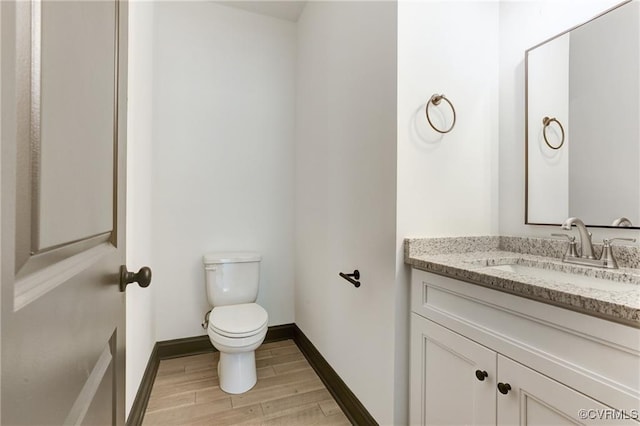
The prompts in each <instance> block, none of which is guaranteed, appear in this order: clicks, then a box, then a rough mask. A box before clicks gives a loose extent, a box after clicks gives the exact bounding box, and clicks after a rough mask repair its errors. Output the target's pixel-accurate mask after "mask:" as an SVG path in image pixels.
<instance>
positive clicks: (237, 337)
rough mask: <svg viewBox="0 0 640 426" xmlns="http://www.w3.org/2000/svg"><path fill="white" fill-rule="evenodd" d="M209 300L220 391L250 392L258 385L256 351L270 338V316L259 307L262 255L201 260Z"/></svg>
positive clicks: (231, 254) (228, 255)
mask: <svg viewBox="0 0 640 426" xmlns="http://www.w3.org/2000/svg"><path fill="white" fill-rule="evenodd" d="M202 260H203V263H204V269H205V283H206V290H207V299H208V300H209V305H210V306H211V307H212V308H213V309H212V310H211V313H210V314H209V324H208V326H207V334H208V335H209V340H211V344H212V345H213V346H214V347H215V348H216V349H217V350H218V351H220V360H219V361H218V378H219V381H220V388H221V389H222V390H223V391H225V392H227V393H231V394H238V393H243V392H246V391H248V390H249V389H251V388H252V387H253V386H254V385H255V384H256V381H257V376H256V361H255V350H256V349H257V348H258V347H259V346H260V345H261V344H262V342H263V341H264V338H265V336H266V335H267V323H268V321H269V316H268V314H267V311H265V310H264V308H263V307H262V306H260V305H258V304H257V303H254V302H255V300H256V298H257V297H258V285H259V282H260V260H261V256H260V254H259V253H254V252H220V253H210V254H207V255H205V256H203V258H202Z"/></svg>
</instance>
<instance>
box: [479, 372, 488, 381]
mask: <svg viewBox="0 0 640 426" xmlns="http://www.w3.org/2000/svg"><path fill="white" fill-rule="evenodd" d="M476 377H477V378H478V380H480V381H481V382H484V379H485V378H487V377H489V374H488V373H487V372H486V371H484V370H476Z"/></svg>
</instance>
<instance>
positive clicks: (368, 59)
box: [295, 2, 406, 424]
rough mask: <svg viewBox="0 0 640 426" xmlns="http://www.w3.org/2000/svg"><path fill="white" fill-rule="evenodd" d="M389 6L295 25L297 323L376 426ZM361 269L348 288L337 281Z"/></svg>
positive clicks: (384, 411)
mask: <svg viewBox="0 0 640 426" xmlns="http://www.w3.org/2000/svg"><path fill="white" fill-rule="evenodd" d="M396 11H397V9H396V4H395V3H394V2H310V3H308V5H307V6H306V8H305V10H304V11H303V13H302V16H301V17H300V20H299V22H298V66H297V75H298V85H297V117H296V120H297V125H296V148H295V149H296V151H295V152H296V157H295V158H296V176H295V180H296V203H295V207H296V209H295V211H296V292H295V309H296V311H295V322H296V324H297V325H298V326H299V327H300V329H301V330H302V331H303V332H304V333H305V335H306V336H307V337H308V338H309V339H310V340H311V341H312V342H313V344H314V345H315V346H316V348H317V349H318V350H319V351H320V352H321V354H322V355H323V356H324V358H325V359H326V360H327V361H328V362H329V364H331V366H332V367H333V368H334V369H335V370H336V371H337V373H338V374H339V375H340V377H341V378H342V379H343V380H344V382H345V383H346V384H347V386H349V388H350V389H351V390H352V391H353V392H354V393H355V395H356V396H357V397H358V399H359V400H360V401H361V402H362V403H363V404H364V405H365V407H366V408H367V410H369V412H370V413H371V414H372V415H373V416H374V417H375V419H376V420H377V421H378V422H379V423H380V424H395V423H396V422H395V421H394V418H395V417H394V416H395V415H401V416H404V415H405V414H406V413H399V414H398V413H394V399H395V395H394V381H395V378H394V356H395V349H394V342H395V338H394V332H395V327H394V292H395V288H394V287H395V276H394V275H395V250H394V246H395V240H396V235H395V223H396V217H395V201H396V107H395V105H396V22H397V21H396ZM356 268H357V269H359V270H360V272H361V274H362V276H361V282H362V285H361V287H360V288H357V289H356V288H355V287H353V286H352V285H351V284H349V283H348V282H347V281H345V280H343V279H342V278H340V277H339V276H338V273H339V272H341V271H342V272H351V271H353V270H354V269H356Z"/></svg>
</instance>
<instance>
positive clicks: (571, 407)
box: [497, 355, 638, 426]
mask: <svg viewBox="0 0 640 426" xmlns="http://www.w3.org/2000/svg"><path fill="white" fill-rule="evenodd" d="M498 374H499V378H498V380H499V383H503V384H509V386H510V387H511V389H510V390H508V393H507V394H501V393H498V394H497V397H498V425H527V426H535V425H545V426H546V425H585V424H608V423H615V424H616V425H623V424H633V425H638V423H637V422H636V421H634V420H632V419H630V418H629V417H630V416H637V414H636V413H637V411H631V410H632V409H634V408H636V407H626V408H627V410H629V411H628V412H626V413H624V412H621V411H614V410H611V409H610V407H607V406H606V405H603V404H601V403H600V402H598V401H596V400H595V399H592V398H589V397H588V396H586V395H583V394H581V393H579V392H577V391H575V390H573V389H572V388H570V387H568V386H565V385H563V384H562V383H560V382H556V381H555V380H553V379H550V378H549V377H547V376H544V375H542V374H540V373H538V372H536V371H534V370H531V369H530V368H527V367H525V366H524V365H522V364H519V363H517V362H515V361H512V360H511V359H509V358H506V357H504V356H502V355H498ZM621 408H622V407H621ZM625 414H626V416H625ZM624 417H627V418H624Z"/></svg>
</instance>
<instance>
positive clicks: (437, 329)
mask: <svg viewBox="0 0 640 426" xmlns="http://www.w3.org/2000/svg"><path fill="white" fill-rule="evenodd" d="M476 370H478V371H479V372H486V374H487V375H486V377H483V380H480V379H478V378H477V376H476ZM495 372H496V353H495V352H494V351H492V350H489V349H487V348H485V347H484V346H481V345H479V344H477V343H475V342H473V341H471V340H469V339H467V338H465V337H462V336H461V335H459V334H457V333H454V332H452V331H450V330H448V329H446V328H444V327H441V326H439V325H437V324H436V323H434V322H432V321H429V320H427V319H425V318H423V317H421V316H419V315H417V314H411V379H410V380H411V396H410V398H411V399H410V422H411V424H413V425H485V424H493V425H495V423H496V412H495V410H496V391H495V389H496V380H495V379H496V374H495ZM481 377H482V375H481Z"/></svg>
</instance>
